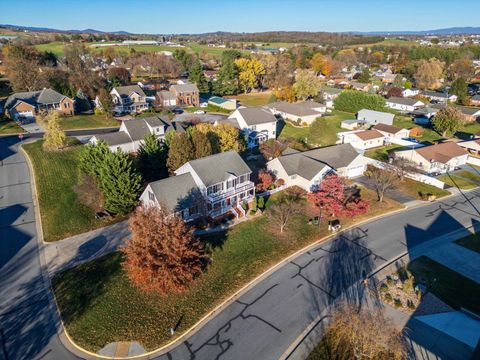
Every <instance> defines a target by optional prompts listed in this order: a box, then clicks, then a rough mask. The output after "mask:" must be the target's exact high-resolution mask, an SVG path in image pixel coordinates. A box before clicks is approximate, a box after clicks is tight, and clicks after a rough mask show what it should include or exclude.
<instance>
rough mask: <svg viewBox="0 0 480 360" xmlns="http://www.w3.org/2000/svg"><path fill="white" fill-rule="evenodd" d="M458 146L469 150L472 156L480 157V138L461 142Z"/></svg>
mask: <svg viewBox="0 0 480 360" xmlns="http://www.w3.org/2000/svg"><path fill="white" fill-rule="evenodd" d="M457 144H458V146H461V147H462V148H464V149H465V150H467V151H468V152H469V153H470V154H473V155H476V156H479V155H480V138H477V139H473V140H468V141H460V142H458V143H457Z"/></svg>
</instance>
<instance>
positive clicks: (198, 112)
mask: <svg viewBox="0 0 480 360" xmlns="http://www.w3.org/2000/svg"><path fill="white" fill-rule="evenodd" d="M193 113H194V114H198V115H200V114H205V111H203V110H196V111H194V112H193Z"/></svg>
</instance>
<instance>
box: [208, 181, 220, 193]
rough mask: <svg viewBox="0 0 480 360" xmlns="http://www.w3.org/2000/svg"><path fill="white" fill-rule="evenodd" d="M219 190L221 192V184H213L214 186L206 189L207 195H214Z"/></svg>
mask: <svg viewBox="0 0 480 360" xmlns="http://www.w3.org/2000/svg"><path fill="white" fill-rule="evenodd" d="M220 190H223V183H220V184H215V185H213V186H210V187H209V188H208V189H207V195H211V194H216V193H218V192H219V191H220Z"/></svg>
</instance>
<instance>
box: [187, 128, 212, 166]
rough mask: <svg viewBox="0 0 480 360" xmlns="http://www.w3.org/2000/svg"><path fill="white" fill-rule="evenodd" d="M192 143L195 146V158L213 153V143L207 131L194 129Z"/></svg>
mask: <svg viewBox="0 0 480 360" xmlns="http://www.w3.org/2000/svg"><path fill="white" fill-rule="evenodd" d="M192 143H193V147H194V148H195V159H200V158H202V157H205V156H210V155H212V154H213V151H212V144H211V143H210V140H209V139H208V137H207V135H206V134H205V133H203V132H201V131H198V130H196V129H194V130H193V132H192Z"/></svg>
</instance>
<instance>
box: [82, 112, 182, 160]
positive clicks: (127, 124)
mask: <svg viewBox="0 0 480 360" xmlns="http://www.w3.org/2000/svg"><path fill="white" fill-rule="evenodd" d="M170 131H177V132H184V131H185V130H184V128H183V127H182V126H181V124H179V123H172V122H171V121H170V120H169V119H168V116H150V117H145V118H137V119H131V120H124V121H122V125H121V126H120V129H119V130H118V131H117V132H113V133H106V134H100V135H94V136H92V138H91V139H90V141H89V143H91V144H97V143H98V142H99V141H103V142H105V143H106V144H107V145H108V148H109V149H110V150H111V151H117V149H120V150H122V151H123V152H125V153H135V152H137V151H138V150H139V149H140V145H141V144H142V142H143V140H144V139H145V136H146V135H147V134H154V135H155V136H156V137H157V138H158V139H159V140H160V141H162V142H163V141H164V139H165V135H166V134H167V133H168V132H170Z"/></svg>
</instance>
